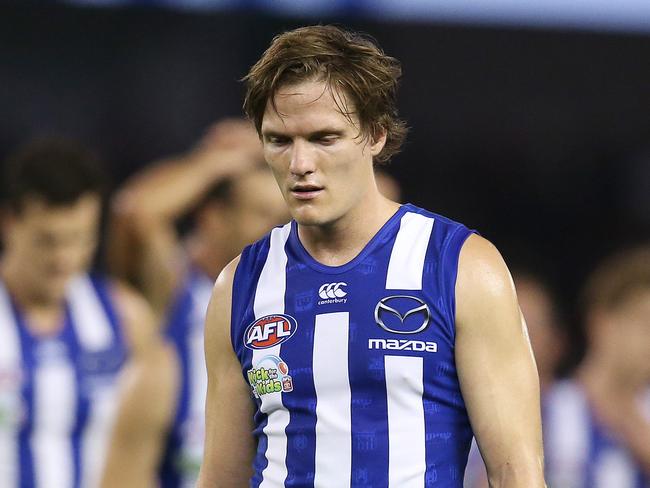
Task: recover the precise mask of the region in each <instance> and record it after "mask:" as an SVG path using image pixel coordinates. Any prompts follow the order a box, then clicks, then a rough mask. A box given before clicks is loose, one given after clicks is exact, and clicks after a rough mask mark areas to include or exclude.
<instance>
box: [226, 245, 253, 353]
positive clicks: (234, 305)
mask: <svg viewBox="0 0 650 488" xmlns="http://www.w3.org/2000/svg"><path fill="white" fill-rule="evenodd" d="M250 250H251V247H246V248H245V249H244V250H243V251H242V253H241V257H240V258H239V262H238V263H237V268H236V269H235V275H234V276H233V280H232V296H231V297H230V346H231V347H232V350H233V351H234V352H235V354H237V344H236V339H235V338H236V335H237V333H236V328H237V323H236V320H235V317H239V316H240V315H241V312H242V311H241V310H240V309H241V306H242V304H241V303H240V302H241V299H240V298H239V296H240V294H239V293H236V291H237V290H241V291H242V292H243V287H240V286H239V283H240V281H241V279H242V278H241V274H242V273H243V268H244V266H245V265H246V262H247V261H248V259H247V258H248V255H249V254H250ZM243 294H244V293H241V295H243Z"/></svg>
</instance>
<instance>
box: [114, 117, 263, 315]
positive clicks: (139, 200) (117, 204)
mask: <svg viewBox="0 0 650 488" xmlns="http://www.w3.org/2000/svg"><path fill="white" fill-rule="evenodd" d="M261 160H262V154H261V144H260V142H259V140H258V138H257V135H256V133H255V131H254V130H253V129H252V127H250V125H249V124H248V123H247V122H244V121H241V120H226V121H223V122H220V123H218V124H215V126H213V127H212V128H211V129H210V130H209V131H208V134H207V135H206V137H205V138H204V139H203V140H202V141H201V143H200V144H199V145H198V146H197V147H196V148H194V149H193V150H191V151H189V152H188V153H186V154H182V155H180V156H178V157H175V158H170V159H167V160H164V161H160V162H158V163H155V164H154V165H152V166H149V167H147V168H146V169H144V170H143V171H142V172H140V173H139V174H137V175H135V176H134V177H133V178H132V179H131V180H130V181H128V182H127V183H126V185H125V186H124V187H123V188H122V189H121V190H120V191H119V192H118V193H117V194H116V196H115V198H114V200H113V204H112V208H111V224H110V234H109V245H108V254H109V264H110V266H111V269H112V272H113V273H115V274H116V275H117V276H119V277H121V278H127V279H129V280H130V281H132V282H134V283H137V284H138V287H139V288H140V289H141V291H142V292H143V293H144V294H145V296H146V298H147V299H148V300H149V301H150V303H152V304H153V306H154V308H155V309H156V311H157V312H161V310H162V309H163V308H164V307H165V306H166V304H167V303H168V301H169V297H170V295H171V293H172V291H173V289H174V288H175V285H176V279H177V277H178V267H177V266H174V264H176V265H177V264H178V255H177V253H178V244H179V243H178V238H177V235H176V229H175V223H176V221H177V220H178V219H179V218H180V217H182V216H183V215H185V214H186V213H187V212H188V211H189V210H191V209H192V208H193V207H194V206H195V205H196V204H197V203H198V202H199V201H200V199H201V198H202V197H203V196H204V195H205V194H206V193H207V192H208V191H209V190H210V189H211V188H212V187H213V186H214V185H215V184H216V183H218V182H219V181H221V180H223V179H225V178H227V177H228V176H230V175H232V174H235V173H237V172H240V171H245V170H246V169H247V168H250V167H251V166H252V165H254V164H257V163H258V162H260V161H261Z"/></svg>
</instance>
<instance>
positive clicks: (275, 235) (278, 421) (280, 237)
mask: <svg viewBox="0 0 650 488" xmlns="http://www.w3.org/2000/svg"><path fill="white" fill-rule="evenodd" d="M290 232H291V224H290V223H289V224H286V225H285V226H284V227H280V228H275V229H273V230H272V231H271V238H270V241H271V243H270V249H269V253H268V256H267V258H266V262H265V263H264V267H263V268H262V272H261V274H260V278H259V280H258V282H257V289H256V290H255V299H254V302H253V312H254V313H255V318H256V319H258V318H260V317H263V316H265V315H270V314H274V313H284V293H285V290H286V286H287V274H286V266H287V254H286V252H285V248H284V247H285V244H286V242H287V239H288V238H289V233H290ZM280 346H281V345H280V344H279V345H277V346H273V347H270V348H267V349H256V350H254V351H253V366H255V364H257V363H258V361H260V359H262V358H263V357H265V356H269V355H273V356H278V357H279V356H280ZM261 402H262V405H261V407H260V411H261V412H263V413H265V414H267V424H266V426H265V427H264V429H263V432H264V434H265V435H266V438H267V446H266V453H265V455H266V459H267V460H268V464H267V466H266V468H265V469H264V471H262V482H261V483H260V488H271V487H276V486H284V480H285V479H286V477H287V434H286V432H285V429H286V427H287V425H289V411H288V410H287V409H286V408H285V406H284V405H283V404H282V393H281V392H277V393H270V394H267V395H263V396H262V398H261Z"/></svg>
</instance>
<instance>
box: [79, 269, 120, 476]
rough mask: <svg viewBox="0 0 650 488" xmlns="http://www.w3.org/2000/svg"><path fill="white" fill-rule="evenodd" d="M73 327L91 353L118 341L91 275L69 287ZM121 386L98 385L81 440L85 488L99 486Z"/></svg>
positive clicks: (80, 342) (82, 471)
mask: <svg viewBox="0 0 650 488" xmlns="http://www.w3.org/2000/svg"><path fill="white" fill-rule="evenodd" d="M68 297H69V298H68V302H69V304H70V315H71V318H72V324H73V327H74V330H75V333H76V334H77V337H78V338H79V346H80V347H81V349H82V350H84V351H87V352H95V351H101V350H105V349H107V348H109V347H110V345H111V344H112V343H114V341H115V334H114V333H113V329H112V328H111V325H110V323H109V321H108V317H107V316H106V311H105V309H104V306H103V305H102V303H101V301H100V299H99V296H98V295H97V290H96V289H95V286H94V285H93V283H92V281H91V280H90V278H89V277H88V276H87V275H81V276H78V277H77V278H75V279H74V280H73V281H72V282H71V283H70V285H69V288H68ZM116 388H117V385H116V384H115V382H107V384H102V385H94V386H93V388H92V390H93V393H92V401H91V402H90V404H89V411H88V420H87V422H86V425H85V428H84V431H83V434H82V437H81V447H80V449H81V458H82V459H83V460H84V462H83V464H82V467H81V486H83V487H86V486H97V485H99V476H100V475H101V471H102V469H103V467H104V461H105V459H106V456H107V451H108V439H109V437H110V434H111V427H112V425H113V420H114V417H115V413H116V412H115V410H116V407H117V405H116V402H115V395H116Z"/></svg>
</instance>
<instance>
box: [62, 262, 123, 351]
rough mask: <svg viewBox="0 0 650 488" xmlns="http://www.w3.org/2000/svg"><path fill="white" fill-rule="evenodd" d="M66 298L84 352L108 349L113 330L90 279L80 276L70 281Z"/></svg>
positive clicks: (112, 339) (112, 337)
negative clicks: (67, 298)
mask: <svg viewBox="0 0 650 488" xmlns="http://www.w3.org/2000/svg"><path fill="white" fill-rule="evenodd" d="M68 297H70V299H69V303H70V315H71V316H72V323H73V325H74V328H75V332H76V334H77V337H78V338H79V345H80V346H81V348H82V349H85V350H86V351H101V350H103V349H106V348H108V347H109V346H110V345H111V344H112V343H113V341H114V339H115V338H114V334H113V329H112V328H111V325H110V323H109V321H108V317H107V316H106V313H105V311H104V307H103V306H102V304H101V301H100V300H99V297H98V296H97V291H96V290H95V287H94V286H93V284H92V282H91V281H90V278H89V277H88V276H87V275H82V276H78V277H77V278H75V279H74V280H72V282H71V283H70V286H69V288H68Z"/></svg>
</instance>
